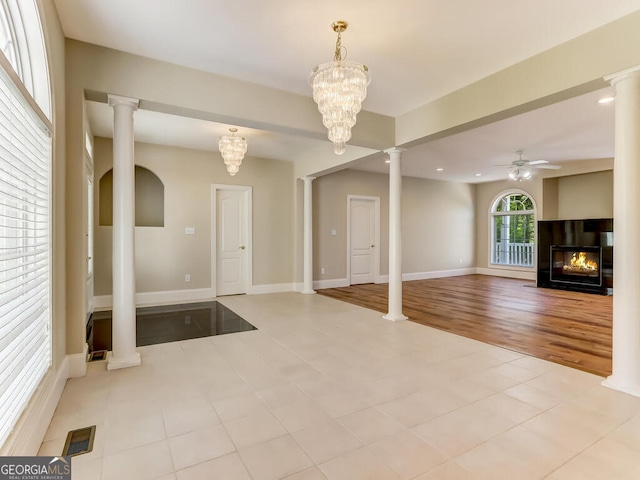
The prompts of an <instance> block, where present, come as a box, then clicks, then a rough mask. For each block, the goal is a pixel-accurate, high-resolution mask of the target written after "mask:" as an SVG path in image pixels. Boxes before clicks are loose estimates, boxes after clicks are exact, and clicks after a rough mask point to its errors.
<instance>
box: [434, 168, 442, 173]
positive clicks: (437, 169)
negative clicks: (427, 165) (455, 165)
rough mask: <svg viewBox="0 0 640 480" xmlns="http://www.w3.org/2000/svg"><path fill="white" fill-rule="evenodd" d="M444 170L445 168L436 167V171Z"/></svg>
mask: <svg viewBox="0 0 640 480" xmlns="http://www.w3.org/2000/svg"><path fill="white" fill-rule="evenodd" d="M443 170H444V168H436V172H441V171H443Z"/></svg>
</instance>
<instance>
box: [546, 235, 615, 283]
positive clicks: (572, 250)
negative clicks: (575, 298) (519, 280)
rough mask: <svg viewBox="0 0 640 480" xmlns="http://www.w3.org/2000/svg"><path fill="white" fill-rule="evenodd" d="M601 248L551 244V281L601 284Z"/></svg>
mask: <svg viewBox="0 0 640 480" xmlns="http://www.w3.org/2000/svg"><path fill="white" fill-rule="evenodd" d="M600 265H602V248H600V247H577V246H567V245H551V270H550V272H549V273H550V280H551V283H554V282H559V283H568V284H574V285H595V286H598V287H600V286H602V270H601V269H600Z"/></svg>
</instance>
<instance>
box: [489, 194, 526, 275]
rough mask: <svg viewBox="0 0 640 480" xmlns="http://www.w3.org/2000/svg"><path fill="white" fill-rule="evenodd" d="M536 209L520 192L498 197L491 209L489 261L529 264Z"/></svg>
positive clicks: (516, 264)
mask: <svg viewBox="0 0 640 480" xmlns="http://www.w3.org/2000/svg"><path fill="white" fill-rule="evenodd" d="M535 222H536V211H535V206H534V204H533V200H531V198H529V197H528V196H527V194H526V193H524V192H510V193H508V194H506V195H502V196H500V197H499V198H498V199H497V200H496V201H495V202H494V204H493V206H492V208H491V232H492V238H491V263H492V264H494V265H512V266H518V267H533V264H534V251H535Z"/></svg>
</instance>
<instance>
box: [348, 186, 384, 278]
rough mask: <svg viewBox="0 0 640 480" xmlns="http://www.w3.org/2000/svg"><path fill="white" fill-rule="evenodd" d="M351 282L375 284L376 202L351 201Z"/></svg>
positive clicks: (351, 199) (372, 200)
mask: <svg viewBox="0 0 640 480" xmlns="http://www.w3.org/2000/svg"><path fill="white" fill-rule="evenodd" d="M349 219H350V221H349V240H350V241H349V249H350V251H349V266H350V268H349V271H350V278H349V282H350V284H351V285H357V284H360V283H373V281H374V280H375V277H376V260H377V251H378V246H377V245H376V230H377V225H376V221H377V218H376V200H375V199H369V198H350V199H349Z"/></svg>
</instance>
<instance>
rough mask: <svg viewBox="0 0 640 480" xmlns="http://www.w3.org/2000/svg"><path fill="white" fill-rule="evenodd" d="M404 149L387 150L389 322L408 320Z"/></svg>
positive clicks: (387, 316)
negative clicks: (404, 297)
mask: <svg viewBox="0 0 640 480" xmlns="http://www.w3.org/2000/svg"><path fill="white" fill-rule="evenodd" d="M402 152H404V149H400V148H391V149H389V150H385V153H388V154H389V160H390V165H389V313H387V314H386V315H384V316H383V318H386V319H387V320H392V321H397V320H406V319H407V317H406V316H404V315H403V314H402V221H401V220H402V219H401V215H402V209H401V203H402V172H401V170H400V160H401V158H402Z"/></svg>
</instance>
